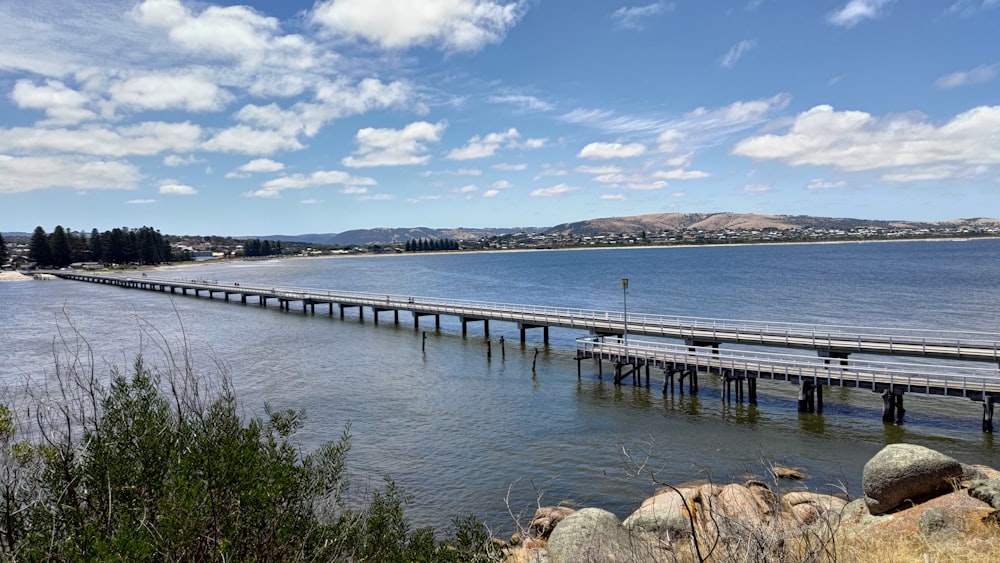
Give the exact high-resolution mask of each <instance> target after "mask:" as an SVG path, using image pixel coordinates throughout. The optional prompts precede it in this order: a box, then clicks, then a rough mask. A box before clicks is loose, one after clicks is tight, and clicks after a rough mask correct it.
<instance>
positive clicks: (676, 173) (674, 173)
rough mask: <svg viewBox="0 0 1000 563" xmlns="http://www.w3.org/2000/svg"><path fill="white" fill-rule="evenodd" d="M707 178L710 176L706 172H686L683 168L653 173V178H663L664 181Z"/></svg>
mask: <svg viewBox="0 0 1000 563" xmlns="http://www.w3.org/2000/svg"><path fill="white" fill-rule="evenodd" d="M709 176H711V174H709V173H708V172H702V171H701V170H686V169H684V168H674V169H673V170H658V171H656V172H654V173H653V177H654V178H663V179H664V180H698V179H700V178H708V177H709Z"/></svg>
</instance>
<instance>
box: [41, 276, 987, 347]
mask: <svg viewBox="0 0 1000 563" xmlns="http://www.w3.org/2000/svg"><path fill="white" fill-rule="evenodd" d="M48 273H50V274H52V275H55V276H58V277H60V278H63V279H69V280H76V281H85V282H93V283H102V284H110V285H116V286H121V287H130V288H138V289H146V290H151V291H163V292H170V293H182V294H185V295H187V294H188V293H191V294H193V295H195V296H198V295H202V294H204V295H208V296H209V297H214V296H215V295H216V294H218V295H221V296H223V297H224V299H225V300H226V301H229V300H230V298H231V296H237V297H238V298H239V299H240V300H241V302H242V303H246V302H247V299H248V298H252V299H254V300H256V301H257V302H258V303H259V304H261V305H267V303H268V302H269V301H272V300H273V301H277V302H278V303H279V305H280V307H281V308H283V309H286V310H287V309H290V307H291V305H290V304H291V303H295V302H298V303H301V305H302V310H303V312H307V311H311V312H313V313H315V312H316V306H317V305H320V306H327V307H329V312H330V314H333V311H334V309H335V308H336V309H339V312H340V314H341V316H343V313H344V309H346V308H358V309H359V311H360V314H361V315H362V316H363V315H364V308H368V309H369V310H371V311H372V314H373V316H374V318H375V322H378V320H379V315H380V314H381V313H383V312H387V311H391V312H393V314H394V322H399V312H400V311H408V312H410V313H411V314H412V315H413V319H414V323H415V324H417V325H418V326H419V319H420V317H426V316H431V317H434V318H435V323H436V325H439V324H440V316H441V315H449V316H454V317H457V318H458V319H459V320H460V321H461V322H462V332H463V334H465V332H466V330H467V324H468V323H470V322H483V323H484V330H485V332H486V335H487V336H489V322H490V321H504V322H510V323H516V324H517V325H518V328H519V329H520V334H521V340H522V342H523V341H524V340H525V331H526V330H528V329H534V328H539V329H542V330H543V340H544V341H545V342H546V343H548V329H549V328H550V327H560V328H569V329H578V330H584V331H587V332H591V333H595V334H602V335H609V336H610V335H623V334H626V333H627V334H628V335H629V336H651V337H658V338H669V339H676V340H682V341H684V342H685V343H686V344H688V345H691V346H706V347H718V345H719V344H723V343H732V344H744V345H751V346H768V347H779V348H797V349H804V350H816V351H818V352H819V354H820V355H821V356H824V357H829V358H841V359H845V358H847V357H848V356H849V355H850V354H877V355H894V356H918V357H927V358H944V359H951V360H969V361H981V362H991V363H994V364H1000V334H990V333H977V332H958V331H943V330H924V329H904V328H870V327H850V326H832V325H815V324H802V323H780V322H769V321H743V320H728V319H709V318H698V317H683V316H672V315H656V314H647V313H628V315H627V317H626V315H625V314H624V313H623V312H622V311H606V310H605V311H601V310H591V309H578V308H571V307H549V306H540V305H514V304H506V303H491V302H485V301H468V300H456V299H438V298H429V297H408V296H398V295H384V294H373V293H359V292H345V291H331V290H325V289H302V288H289V287H270V286H258V285H247V284H242V283H219V282H215V281H208V280H197V279H189V280H181V279H168V278H158V277H146V276H135V275H133V276H122V275H106V274H84V273H77V272H68V271H52V272H48Z"/></svg>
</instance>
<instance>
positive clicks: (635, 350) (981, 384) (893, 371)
mask: <svg viewBox="0 0 1000 563" xmlns="http://www.w3.org/2000/svg"><path fill="white" fill-rule="evenodd" d="M576 342H577V352H578V353H581V352H582V353H583V355H581V356H580V357H587V355H590V356H595V357H602V356H603V357H607V358H613V359H618V360H621V361H624V362H626V363H636V364H641V363H647V364H654V365H658V366H661V367H662V366H665V365H668V364H669V365H677V366H690V367H694V368H695V369H699V368H701V369H705V370H709V369H715V370H720V371H723V370H729V371H731V372H740V373H749V374H758V375H759V376H761V377H764V378H767V379H779V380H780V379H783V380H790V379H795V380H801V379H815V380H817V381H821V382H825V383H826V384H828V385H830V384H832V385H843V384H845V383H852V385H851V386H852V387H871V388H875V386H876V385H878V386H891V387H893V388H897V389H901V390H906V391H909V392H916V393H932V390H935V391H937V393H933V394H945V395H947V394H952V395H956V394H959V395H961V396H975V397H980V398H981V397H982V396H983V395H987V394H994V395H995V394H1000V369H998V368H994V367H990V368H985V367H966V366H955V365H932V364H914V363H904V362H881V361H869V360H840V359H832V358H831V359H826V358H818V357H815V356H805V355H797V354H777V353H768V352H757V351H747V350H731V349H717V348H715V349H713V348H704V347H701V348H697V347H690V346H685V345H679V344H669V343H664V342H652V341H642V340H635V339H629V341H628V342H627V343H625V342H623V341H622V340H620V339H615V340H604V339H601V338H595V337H588V338H579V339H577V341H576ZM841 362H843V363H841Z"/></svg>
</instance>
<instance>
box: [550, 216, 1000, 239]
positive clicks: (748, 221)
mask: <svg viewBox="0 0 1000 563" xmlns="http://www.w3.org/2000/svg"><path fill="white" fill-rule="evenodd" d="M945 225H946V226H951V227H962V226H967V227H970V228H978V227H984V226H991V227H998V226H1000V219H986V218H972V219H954V220H951V221H941V222H936V223H933V222H921V221H894V220H884V221H875V220H870V219H842V218H832V217H813V216H810V215H756V214H749V213H658V214H652V215H635V216H631V217H606V218H602V219H590V220H587V221H577V222H574V223H563V224H561V225H556V226H555V227H552V228H550V229H548V230H546V231H545V233H546V234H553V235H575V236H591V235H597V234H601V233H637V232H641V231H646V232H650V233H657V232H662V231H682V230H692V229H702V230H705V231H724V230H727V229H733V230H736V229H742V230H748V229H749V230H753V229H844V230H849V229H856V228H860V227H879V228H890V229H891V228H911V229H924V228H931V227H935V226H945Z"/></svg>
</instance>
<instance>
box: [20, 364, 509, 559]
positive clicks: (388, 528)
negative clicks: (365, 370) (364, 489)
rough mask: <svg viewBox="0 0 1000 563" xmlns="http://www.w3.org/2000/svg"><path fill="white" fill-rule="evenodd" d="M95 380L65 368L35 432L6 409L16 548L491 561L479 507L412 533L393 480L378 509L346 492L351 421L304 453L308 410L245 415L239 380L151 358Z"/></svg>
mask: <svg viewBox="0 0 1000 563" xmlns="http://www.w3.org/2000/svg"><path fill="white" fill-rule="evenodd" d="M95 379H96V378H95V377H94V376H93V375H89V376H81V375H80V374H78V373H77V372H75V371H72V370H70V371H69V372H68V373H67V372H65V371H64V372H60V374H59V379H58V392H56V393H54V394H51V395H50V396H47V397H45V399H44V401H45V402H47V403H48V404H36V405H34V406H33V411H31V412H35V413H37V414H36V416H34V417H33V427H32V428H30V431H29V430H27V429H25V430H22V428H23V427H22V425H21V424H19V421H18V420H17V419H16V418H15V417H14V414H13V412H14V411H13V410H12V409H10V408H8V407H6V406H2V405H0V554H3V556H4V557H6V558H9V559H12V560H91V561H93V560H101V561H104V560H128V561H133V560H134V561H140V560H142V561H146V560H183V561H206V560H212V561H214V560H233V561H302V560H350V561H386V562H393V561H399V562H403V561H472V560H478V561H488V560H492V559H490V558H489V556H488V555H487V551H488V549H489V547H490V543H489V536H488V534H486V531H485V529H484V527H483V526H482V524H480V523H479V522H478V521H477V520H476V519H475V518H474V517H470V518H468V519H464V520H456V526H457V528H458V531H457V532H456V534H455V536H454V539H452V540H451V541H450V542H440V543H439V542H438V541H437V540H435V536H434V531H433V530H432V529H430V528H425V529H420V530H417V531H415V532H413V533H411V532H410V529H409V523H408V521H407V519H406V516H405V513H404V506H405V504H407V503H408V502H409V501H410V500H411V499H410V498H409V497H408V496H407V495H405V494H404V493H403V492H402V491H401V490H400V489H399V487H397V486H396V484H395V483H394V482H393V481H392V480H391V479H389V478H386V481H385V487H384V489H383V490H376V491H374V492H373V493H372V494H371V496H370V501H369V503H368V505H367V507H364V506H363V503H362V506H363V507H362V508H356V507H355V506H357V505H358V502H357V501H356V500H355V501H354V502H353V503H351V502H347V499H346V493H347V492H348V487H347V485H348V483H347V479H346V457H347V453H348V451H349V449H350V434H349V430H350V426H349V425H348V426H347V427H346V428H345V429H344V433H343V435H342V436H341V438H340V439H339V440H335V441H331V442H327V443H324V444H322V445H321V446H320V447H318V448H317V449H316V450H315V451H313V452H310V453H304V452H303V451H301V449H300V447H299V446H297V445H296V443H295V442H293V437H294V435H295V433H296V431H298V430H299V429H300V428H302V426H303V424H304V422H305V414H304V413H303V412H300V411H294V410H274V409H272V408H270V407H269V406H265V414H266V416H265V417H263V418H260V417H254V418H250V419H248V420H244V419H242V418H241V417H240V416H239V412H240V409H239V405H238V402H237V401H236V399H235V395H234V393H233V390H232V388H231V386H230V384H229V383H228V379H224V381H223V382H222V385H221V389H220V390H219V391H218V392H217V393H216V394H215V396H214V398H212V399H210V400H208V399H204V398H200V397H201V395H200V393H198V392H192V391H191V390H192V389H198V388H199V387H198V383H197V382H191V381H176V380H174V379H172V378H168V380H167V381H164V380H162V379H161V378H160V377H159V376H158V374H157V372H156V371H154V370H151V369H149V368H148V367H147V365H146V364H145V363H144V362H143V360H142V358H141V357H140V358H139V359H137V360H136V362H135V364H134V366H133V369H132V370H131V375H125V374H122V373H120V372H119V371H117V370H113V371H112V373H111V374H110V382H109V384H108V385H107V387H106V388H105V387H103V386H101V385H100V384H99V383H97V382H96V381H95ZM165 389H168V390H166V391H165ZM39 409H41V410H39ZM43 413H55V414H56V416H54V417H50V416H48V414H43ZM348 505H351V506H352V508H348ZM452 544H453V545H452Z"/></svg>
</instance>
